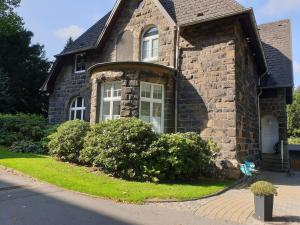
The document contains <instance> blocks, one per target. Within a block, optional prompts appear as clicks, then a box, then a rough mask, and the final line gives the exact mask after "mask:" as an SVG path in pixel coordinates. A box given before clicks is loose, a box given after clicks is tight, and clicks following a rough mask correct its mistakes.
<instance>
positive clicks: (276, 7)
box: [260, 0, 300, 16]
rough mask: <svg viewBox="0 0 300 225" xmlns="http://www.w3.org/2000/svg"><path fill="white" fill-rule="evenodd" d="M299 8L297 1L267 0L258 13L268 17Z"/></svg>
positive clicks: (299, 2) (299, 3)
mask: <svg viewBox="0 0 300 225" xmlns="http://www.w3.org/2000/svg"><path fill="white" fill-rule="evenodd" d="M299 8H300V1H299V0H284V1H283V0H268V1H267V3H266V4H265V5H263V6H262V8H261V9H260V13H262V14H264V15H268V16H275V15H278V14H283V13H287V12H290V11H294V10H297V9H299Z"/></svg>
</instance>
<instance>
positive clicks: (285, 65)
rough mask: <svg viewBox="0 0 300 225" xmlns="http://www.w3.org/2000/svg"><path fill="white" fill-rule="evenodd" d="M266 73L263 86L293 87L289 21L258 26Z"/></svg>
mask: <svg viewBox="0 0 300 225" xmlns="http://www.w3.org/2000/svg"><path fill="white" fill-rule="evenodd" d="M258 29H259V33H260V36H261V40H262V44H263V49H264V52H265V56H266V60H267V67H268V75H267V76H265V77H264V79H263V80H262V86H263V87H293V86H294V81H293V64H292V44H291V23H290V21H289V20H281V21H277V22H272V23H268V24H263V25H260V26H259V28H258Z"/></svg>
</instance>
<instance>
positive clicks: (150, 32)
mask: <svg viewBox="0 0 300 225" xmlns="http://www.w3.org/2000/svg"><path fill="white" fill-rule="evenodd" d="M154 35H158V30H157V28H156V27H152V28H150V29H149V30H148V31H147V32H145V34H144V37H151V36H154Z"/></svg>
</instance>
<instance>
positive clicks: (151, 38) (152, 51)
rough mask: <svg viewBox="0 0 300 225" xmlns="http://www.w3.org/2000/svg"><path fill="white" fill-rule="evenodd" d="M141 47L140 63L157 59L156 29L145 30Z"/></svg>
mask: <svg viewBox="0 0 300 225" xmlns="http://www.w3.org/2000/svg"><path fill="white" fill-rule="evenodd" d="M141 47H142V61H144V62H147V61H156V60H157V59H158V29H157V28H156V27H151V28H150V29H148V30H146V32H145V33H144V35H143V38H142V44H141Z"/></svg>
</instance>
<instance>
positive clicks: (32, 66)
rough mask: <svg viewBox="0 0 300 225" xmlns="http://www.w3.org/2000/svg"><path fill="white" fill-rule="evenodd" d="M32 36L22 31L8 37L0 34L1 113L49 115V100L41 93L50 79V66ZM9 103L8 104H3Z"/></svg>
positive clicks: (42, 50)
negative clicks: (45, 82)
mask: <svg viewBox="0 0 300 225" xmlns="http://www.w3.org/2000/svg"><path fill="white" fill-rule="evenodd" d="M32 36H33V33H32V32H30V31H27V30H25V29H22V30H21V31H19V32H16V33H11V34H9V35H1V34H0V68H2V74H6V75H2V85H5V87H6V90H5V91H4V94H1V96H2V101H0V112H2V113H16V112H24V113H38V114H39V113H43V114H46V109H47V105H48V99H47V96H46V95H44V94H42V93H41V92H40V91H39V89H40V87H41V86H42V84H43V82H44V81H45V79H46V77H47V76H48V71H49V68H50V63H49V62H48V61H47V59H46V58H45V52H44V47H43V46H42V45H39V44H34V45H32V44H31V38H32ZM3 98H5V99H7V101H5V100H3Z"/></svg>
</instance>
